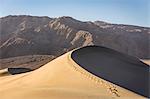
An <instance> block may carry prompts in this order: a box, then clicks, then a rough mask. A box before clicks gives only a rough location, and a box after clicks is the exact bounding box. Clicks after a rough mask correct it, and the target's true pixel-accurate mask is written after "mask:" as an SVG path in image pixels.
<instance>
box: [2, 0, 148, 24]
mask: <svg viewBox="0 0 150 99" xmlns="http://www.w3.org/2000/svg"><path fill="white" fill-rule="evenodd" d="M149 12H150V0H0V17H3V16H7V15H33V16H49V17H59V16H71V17H74V18H76V19H78V20H81V21H95V20H101V21H106V22H110V23H119V24H131V25H139V26H147V27H150V18H149V17H150V13H149Z"/></svg>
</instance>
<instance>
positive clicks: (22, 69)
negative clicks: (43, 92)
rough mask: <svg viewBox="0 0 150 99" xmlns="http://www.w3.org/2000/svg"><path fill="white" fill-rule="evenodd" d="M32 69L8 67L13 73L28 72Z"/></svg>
mask: <svg viewBox="0 0 150 99" xmlns="http://www.w3.org/2000/svg"><path fill="white" fill-rule="evenodd" d="M30 71H32V70H31V69H29V68H8V72H9V73H10V74H12V75H16V74H21V73H26V72H30Z"/></svg>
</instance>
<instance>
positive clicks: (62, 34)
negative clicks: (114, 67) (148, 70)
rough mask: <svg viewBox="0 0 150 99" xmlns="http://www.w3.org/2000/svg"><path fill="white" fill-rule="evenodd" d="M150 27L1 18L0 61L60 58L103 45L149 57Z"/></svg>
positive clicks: (44, 18)
mask: <svg viewBox="0 0 150 99" xmlns="http://www.w3.org/2000/svg"><path fill="white" fill-rule="evenodd" d="M149 37H150V28H148V27H139V26H131V25H122V24H110V23H106V22H102V21H95V22H82V21H78V20H76V19H73V18H71V17H59V18H49V17H37V16H26V15H21V16H6V17H2V18H0V58H9V57H16V56H24V55H54V56H59V55H61V54H63V53H65V52H68V51H69V50H71V49H73V48H77V47H82V46H87V45H101V46H105V47H109V48H112V49H115V50H117V51H120V52H123V53H126V54H129V55H132V56H135V57H139V58H150V53H149V44H150V42H149Z"/></svg>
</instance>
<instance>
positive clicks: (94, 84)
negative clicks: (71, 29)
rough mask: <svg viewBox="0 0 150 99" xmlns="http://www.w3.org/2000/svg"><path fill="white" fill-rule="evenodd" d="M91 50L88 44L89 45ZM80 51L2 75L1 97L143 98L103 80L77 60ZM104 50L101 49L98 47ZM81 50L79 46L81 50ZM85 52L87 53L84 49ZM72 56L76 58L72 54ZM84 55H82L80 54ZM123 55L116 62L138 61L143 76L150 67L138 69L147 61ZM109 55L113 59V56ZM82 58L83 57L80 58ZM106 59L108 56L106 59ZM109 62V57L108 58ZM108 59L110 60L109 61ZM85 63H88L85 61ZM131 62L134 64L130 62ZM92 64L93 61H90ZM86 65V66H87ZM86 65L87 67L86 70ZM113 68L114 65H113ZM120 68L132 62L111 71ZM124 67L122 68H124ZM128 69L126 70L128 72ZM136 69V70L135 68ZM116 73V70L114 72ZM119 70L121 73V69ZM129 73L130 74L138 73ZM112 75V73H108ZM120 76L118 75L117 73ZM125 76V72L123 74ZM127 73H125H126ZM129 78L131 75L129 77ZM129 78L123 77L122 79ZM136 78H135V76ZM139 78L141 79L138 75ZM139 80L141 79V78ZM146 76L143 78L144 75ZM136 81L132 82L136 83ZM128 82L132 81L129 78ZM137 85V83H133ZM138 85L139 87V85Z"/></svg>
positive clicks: (43, 98) (97, 58)
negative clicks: (16, 73)
mask: <svg viewBox="0 0 150 99" xmlns="http://www.w3.org/2000/svg"><path fill="white" fill-rule="evenodd" d="M86 48H87V49H89V48H88V47H86ZM76 51H77V53H78V50H75V51H70V52H68V53H66V54H64V55H62V56H60V57H58V58H56V59H54V60H53V61H51V62H49V63H47V64H46V65H44V66H42V67H41V68H39V69H36V70H34V71H32V72H27V73H23V74H18V75H5V76H4V75H0V98H1V99H12V98H13V99H112V98H123V99H128V98H130V99H144V98H145V97H144V96H142V95H140V94H137V93H135V92H132V91H130V90H127V89H125V88H124V87H120V86H118V85H116V84H115V83H114V84H113V83H112V82H113V81H111V80H110V82H109V81H108V80H107V79H106V80H104V79H103V78H102V77H101V75H97V74H95V73H94V72H93V71H92V69H90V70H89V68H88V67H89V66H87V65H86V64H84V66H83V64H81V65H82V66H80V65H79V64H80V62H81V61H83V60H82V57H81V60H80V62H79V61H78V59H75V56H76V54H74V53H76ZM99 51H101V50H99ZM79 53H80V49H79ZM85 54H88V53H86V52H85ZM72 55H73V57H72ZM81 55H82V54H81ZM114 55H115V57H117V56H118V55H117V53H114ZM127 57H128V58H127ZM127 57H126V56H122V58H121V57H120V58H121V59H120V60H119V59H118V58H115V59H116V60H115V61H114V62H115V63H116V64H117V62H119V61H122V62H125V63H126V64H127V65H128V64H130V62H133V64H137V66H133V67H134V69H136V70H139V71H137V72H138V73H139V74H138V75H140V74H141V73H142V72H141V71H142V70H146V69H147V68H149V67H148V66H147V67H145V65H146V64H145V65H144V67H143V69H140V68H142V67H140V68H138V67H139V66H142V65H143V64H144V63H142V62H136V63H134V62H135V61H137V59H136V58H133V59H132V58H130V57H129V56H127ZM87 58H88V57H87ZM91 58H93V59H92V60H94V59H95V62H97V63H100V62H102V63H103V62H104V60H105V59H102V58H101V57H97V56H96V57H95V56H92V55H91ZM109 58H110V59H111V58H112V59H113V57H112V56H111V55H110V56H109ZM79 59H80V57H79ZM106 59H107V58H106ZM85 61H86V62H87V63H89V62H90V63H91V60H85ZM105 61H106V60H105ZM106 62H107V61H106ZM108 62H109V65H110V67H111V66H114V64H115V63H113V61H112V64H111V61H110V60H108ZM83 63H85V62H83ZM131 64H132V63H131ZM89 65H90V64H89ZM103 65H106V64H102V65H100V64H97V66H94V65H92V64H91V66H94V67H99V68H100V67H103ZM86 66H87V69H86V68H85V67H86ZM84 68H85V69H84ZM111 68H112V67H111ZM117 68H120V70H121V71H123V70H125V69H126V68H132V65H129V66H127V67H122V66H121V67H119V66H117V67H116V66H114V68H113V69H111V71H113V70H114V71H115V70H117ZM121 68H122V69H121ZM127 70H128V69H126V70H125V71H126V73H127ZM4 71H5V72H6V70H1V72H0V73H2V72H4ZM98 71H99V72H100V73H102V72H103V73H104V75H105V70H98ZM133 71H134V70H133ZM115 72H117V71H115ZM118 73H119V72H118ZM134 73H135V72H133V74H132V73H131V74H129V75H130V76H132V75H135V74H134ZM108 75H109V74H108ZM116 76H118V75H116ZM121 76H122V75H121ZM124 76H125V75H124ZM113 78H115V75H112V79H113ZM127 78H128V77H127ZM121 79H122V80H123V79H124V82H128V81H125V79H126V77H121V78H120V80H121ZM133 79H134V78H133ZM133 79H132V81H134V80H133ZM135 79H136V80H137V79H138V77H137V78H135ZM139 79H142V78H140V77H139ZM143 79H144V78H143ZM136 80H135V81H134V82H133V83H132V84H137V83H139V82H136ZM144 83H146V82H144V81H141V82H140V84H141V85H143V84H144ZM129 84H131V82H130V81H129ZM134 87H135V86H134ZM137 87H138V86H137Z"/></svg>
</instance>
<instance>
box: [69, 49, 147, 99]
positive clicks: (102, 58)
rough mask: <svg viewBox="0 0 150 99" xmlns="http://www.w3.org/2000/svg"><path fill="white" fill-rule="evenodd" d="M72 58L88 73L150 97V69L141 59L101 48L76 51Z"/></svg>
mask: <svg viewBox="0 0 150 99" xmlns="http://www.w3.org/2000/svg"><path fill="white" fill-rule="evenodd" d="M71 57H72V59H73V60H74V61H75V62H76V63H77V64H79V65H80V66H81V67H82V68H84V69H86V70H87V71H88V72H90V73H92V74H94V75H96V76H98V77H100V78H103V79H105V80H107V81H110V82H112V83H114V84H116V85H119V86H121V87H124V88H126V89H128V90H131V91H133V92H135V93H137V94H140V95H142V96H145V97H150V96H149V74H150V72H149V69H150V68H149V66H148V65H147V64H145V63H143V62H141V61H140V60H139V59H137V58H135V57H132V56H129V55H126V54H122V53H120V52H117V51H114V50H112V49H109V48H105V47H99V46H88V47H83V48H80V49H78V50H75V51H74V52H73V53H72V55H71Z"/></svg>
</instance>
